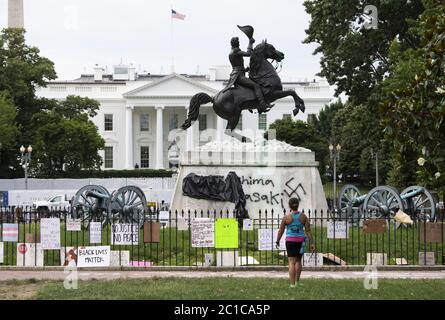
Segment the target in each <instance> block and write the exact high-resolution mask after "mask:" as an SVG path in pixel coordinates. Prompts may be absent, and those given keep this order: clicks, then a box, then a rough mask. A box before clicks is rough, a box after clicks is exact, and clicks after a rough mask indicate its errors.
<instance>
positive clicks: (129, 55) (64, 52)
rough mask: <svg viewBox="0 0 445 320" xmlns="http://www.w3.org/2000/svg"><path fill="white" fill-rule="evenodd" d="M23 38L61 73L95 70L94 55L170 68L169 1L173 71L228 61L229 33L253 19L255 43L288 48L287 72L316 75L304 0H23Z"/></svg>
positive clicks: (1, 12)
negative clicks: (177, 16) (179, 15)
mask: <svg viewBox="0 0 445 320" xmlns="http://www.w3.org/2000/svg"><path fill="white" fill-rule="evenodd" d="M7 2H8V0H0V27H1V28H4V27H6V25H7ZM24 6H25V28H26V29H27V40H28V43H30V44H32V45H35V46H38V47H39V48H40V50H41V53H42V55H44V56H46V57H48V58H49V59H51V60H52V61H54V63H55V66H56V71H57V74H58V77H59V79H63V80H68V79H74V78H77V77H78V76H79V75H80V74H81V73H83V72H88V73H90V72H92V67H93V66H94V65H95V64H96V63H97V64H99V65H102V66H108V70H109V71H110V70H111V67H112V66H113V65H116V64H119V63H120V62H121V60H122V62H123V63H124V64H130V63H133V64H134V65H135V66H136V68H137V69H138V70H140V71H144V70H146V71H148V72H151V73H160V72H162V73H169V72H170V70H171V61H172V58H171V56H172V54H171V53H172V45H171V44H172V41H171V18H170V7H171V6H173V9H175V10H176V11H178V12H179V13H182V14H185V15H186V19H185V20H184V21H181V20H176V19H174V20H173V40H174V41H173V43H174V45H173V48H174V50H173V52H174V62H175V71H176V72H178V73H197V71H198V70H199V73H207V70H208V68H209V66H211V65H227V64H229V62H228V57H227V55H228V52H229V50H230V43H229V42H230V38H231V37H232V36H239V37H240V40H241V46H242V47H244V48H245V47H246V46H247V38H246V37H245V36H244V34H242V33H241V31H239V30H238V28H237V27H236V25H237V24H240V25H245V24H250V25H252V26H254V28H255V34H254V38H255V39H256V40H257V43H258V42H259V41H260V40H262V39H264V38H267V40H268V42H270V43H272V44H273V45H275V47H276V48H277V49H278V50H280V51H282V52H284V53H285V54H286V59H285V60H284V62H283V69H282V73H281V75H282V76H283V77H284V80H287V81H289V80H297V79H302V78H308V79H313V78H314V76H315V74H316V73H317V72H319V69H320V67H319V57H316V56H313V55H312V52H313V50H314V48H315V46H314V45H313V44H311V45H308V44H303V43H302V41H303V39H304V38H305V31H304V30H305V29H306V28H307V27H308V25H309V16H308V14H307V13H306V12H305V10H304V7H303V0H275V1H265V0H242V1H241V0H224V1H223V0H172V1H165V0H162V1H161V0H157V1H154V0H125V1H124V0H24Z"/></svg>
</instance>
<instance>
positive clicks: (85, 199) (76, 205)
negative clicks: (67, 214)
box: [71, 185, 110, 228]
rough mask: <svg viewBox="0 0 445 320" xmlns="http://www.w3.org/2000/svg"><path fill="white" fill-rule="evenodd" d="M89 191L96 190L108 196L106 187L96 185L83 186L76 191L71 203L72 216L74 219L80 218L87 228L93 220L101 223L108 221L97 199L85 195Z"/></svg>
mask: <svg viewBox="0 0 445 320" xmlns="http://www.w3.org/2000/svg"><path fill="white" fill-rule="evenodd" d="M89 191H96V192H99V193H102V194H106V195H107V196H110V193H109V192H108V190H107V189H106V188H104V187H102V186H98V185H88V186H84V187H82V188H80V189H79V191H77V193H76V195H75V196H74V198H73V200H72V204H71V209H72V217H73V218H74V219H81V220H82V224H83V225H84V226H85V228H87V227H88V226H89V224H90V222H91V221H93V220H99V221H101V222H102V224H105V223H107V222H108V216H107V212H104V209H103V208H99V207H98V206H97V201H98V200H97V199H95V198H93V197H90V196H88V195H87V194H88V192H89ZM105 207H107V206H105ZM105 211H106V210H105Z"/></svg>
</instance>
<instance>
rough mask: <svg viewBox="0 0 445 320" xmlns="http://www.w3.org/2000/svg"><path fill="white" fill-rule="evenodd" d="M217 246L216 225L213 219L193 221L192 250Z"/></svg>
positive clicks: (196, 219)
mask: <svg viewBox="0 0 445 320" xmlns="http://www.w3.org/2000/svg"><path fill="white" fill-rule="evenodd" d="M214 246H215V224H214V222H213V219H212V218H195V219H192V248H208V247H214Z"/></svg>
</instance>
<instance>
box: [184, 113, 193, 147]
mask: <svg viewBox="0 0 445 320" xmlns="http://www.w3.org/2000/svg"><path fill="white" fill-rule="evenodd" d="M188 113H189V106H185V117H186V118H187V117H188ZM186 141H187V143H186V150H187V151H188V150H191V149H192V146H193V125H191V126H190V127H189V128H188V129H187V139H186Z"/></svg>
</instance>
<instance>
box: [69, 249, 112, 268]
mask: <svg viewBox="0 0 445 320" xmlns="http://www.w3.org/2000/svg"><path fill="white" fill-rule="evenodd" d="M77 253H78V254H77V266H78V267H108V266H110V255H111V253H110V246H96V247H79V248H78V250H77Z"/></svg>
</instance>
